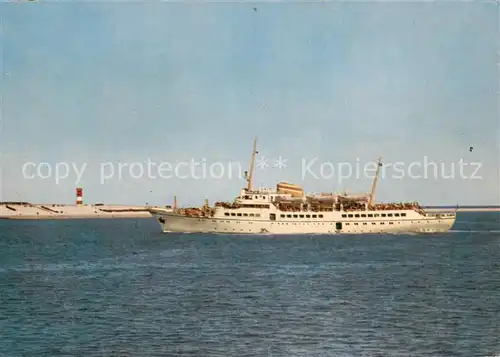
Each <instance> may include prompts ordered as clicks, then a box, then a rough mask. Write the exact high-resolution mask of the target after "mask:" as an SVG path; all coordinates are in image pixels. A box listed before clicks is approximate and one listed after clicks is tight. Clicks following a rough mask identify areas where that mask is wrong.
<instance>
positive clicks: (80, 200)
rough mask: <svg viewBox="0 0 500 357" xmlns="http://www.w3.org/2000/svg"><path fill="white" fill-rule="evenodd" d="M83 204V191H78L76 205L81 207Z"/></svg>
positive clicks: (79, 189)
mask: <svg viewBox="0 0 500 357" xmlns="http://www.w3.org/2000/svg"><path fill="white" fill-rule="evenodd" d="M82 204H83V189H82V188H77V189H76V205H77V206H81V205H82Z"/></svg>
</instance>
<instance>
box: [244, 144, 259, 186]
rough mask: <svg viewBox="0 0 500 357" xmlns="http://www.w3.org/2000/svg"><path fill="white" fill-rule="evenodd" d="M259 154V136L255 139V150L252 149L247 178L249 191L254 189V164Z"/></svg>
mask: <svg viewBox="0 0 500 357" xmlns="http://www.w3.org/2000/svg"><path fill="white" fill-rule="evenodd" d="M256 154H258V152H257V137H255V139H253V151H252V160H251V161H250V172H249V175H248V178H247V182H248V186H247V191H251V190H252V180H253V170H254V165H255V155H256Z"/></svg>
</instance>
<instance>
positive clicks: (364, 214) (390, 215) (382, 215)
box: [342, 213, 406, 218]
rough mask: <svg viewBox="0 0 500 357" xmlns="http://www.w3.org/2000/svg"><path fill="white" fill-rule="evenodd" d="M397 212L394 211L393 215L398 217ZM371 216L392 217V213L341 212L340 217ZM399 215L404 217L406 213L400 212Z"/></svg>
mask: <svg viewBox="0 0 500 357" xmlns="http://www.w3.org/2000/svg"><path fill="white" fill-rule="evenodd" d="M399 216H400V215H399V213H394V217H399ZM366 217H368V218H372V217H392V213H380V216H379V213H368V214H366V213H359V214H358V213H356V214H351V213H349V214H342V218H366ZM401 217H406V213H401Z"/></svg>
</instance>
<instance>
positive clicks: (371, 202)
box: [368, 157, 382, 207]
mask: <svg viewBox="0 0 500 357" xmlns="http://www.w3.org/2000/svg"><path fill="white" fill-rule="evenodd" d="M381 167H382V158H380V157H379V158H378V163H377V171H376V172H375V178H374V179H373V185H372V191H371V192H370V200H369V201H368V207H371V206H372V205H373V201H374V198H375V189H376V188H377V181H378V175H379V173H380V168H381Z"/></svg>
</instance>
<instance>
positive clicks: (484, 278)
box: [0, 212, 500, 357]
mask: <svg viewBox="0 0 500 357" xmlns="http://www.w3.org/2000/svg"><path fill="white" fill-rule="evenodd" d="M495 355H500V214H499V213H482V212H481V213H459V215H458V220H457V223H456V225H455V227H454V228H453V231H452V232H449V233H446V234H435V235H360V236H347V235H338V236H281V237H277V236H272V235H269V236H246V235H236V236H226V235H200V234H163V233H161V232H160V228H159V226H158V225H157V223H156V222H155V221H154V220H153V219H137V220H128V219H120V220H67V221H66V220H60V221H0V356H2V357H3V356H9V357H10V356H85V357H91V356H200V357H209V356H230V357H244V356H263V357H271V356H274V357H277V356H283V357H294V356H297V357H313V356H314V357H320V356H321V357H326V356H329V357H330V356H331V357H344V356H349V357H358V356H359V357H364V356H384V357H385V356H405V357H406V356H412V357H423V356H431V357H440V356H463V357H475V356H478V357H486V356H495Z"/></svg>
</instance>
